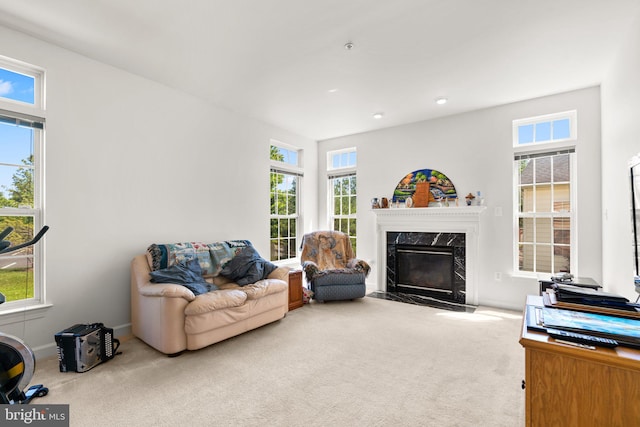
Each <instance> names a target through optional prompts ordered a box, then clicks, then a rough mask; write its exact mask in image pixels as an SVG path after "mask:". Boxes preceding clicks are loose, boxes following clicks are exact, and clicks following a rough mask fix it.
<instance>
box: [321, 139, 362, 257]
mask: <svg viewBox="0 0 640 427" xmlns="http://www.w3.org/2000/svg"><path fill="white" fill-rule="evenodd" d="M327 164H328V165H329V167H328V168H327V169H328V170H327V176H328V179H329V183H328V186H327V188H328V190H329V191H328V193H329V194H328V196H329V197H328V198H329V203H328V206H329V209H327V211H328V212H329V227H331V229H332V230H336V231H342V232H343V233H345V234H347V235H348V236H349V239H350V240H351V246H352V247H353V250H354V253H355V252H356V250H357V246H356V222H357V221H356V213H357V209H356V208H357V182H356V167H357V153H356V149H355V148H350V149H346V150H339V151H331V152H329V153H328V162H327Z"/></svg>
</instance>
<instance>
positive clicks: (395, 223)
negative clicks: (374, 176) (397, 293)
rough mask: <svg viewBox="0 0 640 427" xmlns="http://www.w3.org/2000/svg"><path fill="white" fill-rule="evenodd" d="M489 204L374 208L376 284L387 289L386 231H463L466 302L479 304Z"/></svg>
mask: <svg viewBox="0 0 640 427" xmlns="http://www.w3.org/2000/svg"><path fill="white" fill-rule="evenodd" d="M486 209H487V208H486V206H461V207H458V206H456V207H430V208H387V209H372V210H371V212H373V213H374V214H375V215H376V253H377V254H378V272H377V276H378V280H377V282H378V283H377V288H378V290H380V291H386V281H387V253H386V251H387V232H389V231H398V232H424V233H464V234H465V242H466V247H465V255H466V260H465V263H466V278H465V281H466V303H467V304H471V305H477V304H478V285H477V269H478V251H479V234H480V216H481V215H482V213H483V212H484V211H485V210H486Z"/></svg>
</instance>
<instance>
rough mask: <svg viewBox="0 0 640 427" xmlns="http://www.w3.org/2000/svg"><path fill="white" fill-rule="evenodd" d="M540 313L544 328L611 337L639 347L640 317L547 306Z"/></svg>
mask: <svg viewBox="0 0 640 427" xmlns="http://www.w3.org/2000/svg"><path fill="white" fill-rule="evenodd" d="M541 315H542V324H543V325H544V327H546V328H555V329H564V330H566V331H574V332H580V333H584V334H587V335H593V336H599V337H604V338H612V339H614V340H616V341H618V342H619V343H620V344H622V345H626V346H629V347H635V348H640V319H629V318H625V317H618V316H609V315H606V314H599V313H589V312H583V311H574V310H563V309H558V308H549V307H543V308H542V313H541Z"/></svg>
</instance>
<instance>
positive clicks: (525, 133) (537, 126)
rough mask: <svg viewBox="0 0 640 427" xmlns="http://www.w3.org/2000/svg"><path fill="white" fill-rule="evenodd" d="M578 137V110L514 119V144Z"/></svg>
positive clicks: (521, 144)
mask: <svg viewBox="0 0 640 427" xmlns="http://www.w3.org/2000/svg"><path fill="white" fill-rule="evenodd" d="M571 139H576V112H575V111H569V112H566V113H557V114H549V115H546V116H538V117H532V118H529V119H521V120H514V122H513V145H514V147H522V146H526V145H531V144H540V143H550V142H558V141H566V140H571Z"/></svg>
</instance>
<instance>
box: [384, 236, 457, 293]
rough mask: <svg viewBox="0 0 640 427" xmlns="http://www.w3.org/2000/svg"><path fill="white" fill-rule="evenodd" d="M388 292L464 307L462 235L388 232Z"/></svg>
mask: <svg viewBox="0 0 640 427" xmlns="http://www.w3.org/2000/svg"><path fill="white" fill-rule="evenodd" d="M386 237H387V238H386V241H387V291H389V292H399V293H403V294H414V295H422V296H427V297H432V298H435V299H440V300H443V301H451V302H457V303H462V304H464V303H465V301H466V297H465V291H466V289H465V278H466V274H465V235H464V233H429V232H393V231H391V232H387V236H386Z"/></svg>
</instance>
